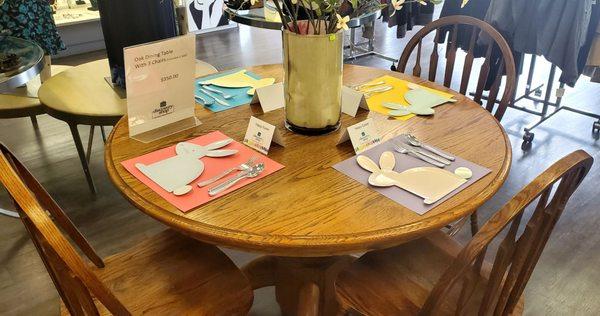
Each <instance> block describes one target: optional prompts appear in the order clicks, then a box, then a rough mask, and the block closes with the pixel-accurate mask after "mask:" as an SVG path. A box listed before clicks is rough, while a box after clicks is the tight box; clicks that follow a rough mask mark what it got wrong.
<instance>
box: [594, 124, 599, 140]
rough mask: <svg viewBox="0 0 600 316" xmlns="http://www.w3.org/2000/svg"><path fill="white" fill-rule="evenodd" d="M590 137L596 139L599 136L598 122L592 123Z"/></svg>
mask: <svg viewBox="0 0 600 316" xmlns="http://www.w3.org/2000/svg"><path fill="white" fill-rule="evenodd" d="M592 135H593V136H594V138H596V139H598V137H599V136H600V121H596V122H594V125H593V126H592Z"/></svg>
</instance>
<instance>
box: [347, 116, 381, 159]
mask: <svg viewBox="0 0 600 316" xmlns="http://www.w3.org/2000/svg"><path fill="white" fill-rule="evenodd" d="M348 140H350V141H351V142H352V147H353V148H354V152H355V153H356V154H360V153H362V152H363V151H365V150H367V149H370V148H373V147H375V146H377V145H378V144H379V143H381V136H380V135H379V131H378V130H377V128H376V127H375V124H374V121H373V119H372V118H368V119H366V120H364V121H362V122H360V123H357V124H354V125H352V126H348V128H346V130H344V133H343V134H342V136H341V137H340V139H339V140H338V143H337V144H338V145H340V144H343V143H345V142H347V141H348Z"/></svg>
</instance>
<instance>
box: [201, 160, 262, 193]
mask: <svg viewBox="0 0 600 316" xmlns="http://www.w3.org/2000/svg"><path fill="white" fill-rule="evenodd" d="M264 170H265V164H264V163H259V164H258V165H256V166H254V167H252V169H250V170H248V171H242V172H240V173H239V174H238V175H237V176H235V177H233V178H231V179H229V180H227V181H225V182H223V183H221V184H219V185H217V186H215V187H213V188H210V189H208V195H210V196H215V195H217V194H219V193H221V192H223V191H225V190H227V189H229V188H231V187H232V186H233V185H234V184H236V183H238V182H239V181H241V180H242V179H246V178H256V177H258V176H259V175H260V174H261V173H262V172H263V171H264Z"/></svg>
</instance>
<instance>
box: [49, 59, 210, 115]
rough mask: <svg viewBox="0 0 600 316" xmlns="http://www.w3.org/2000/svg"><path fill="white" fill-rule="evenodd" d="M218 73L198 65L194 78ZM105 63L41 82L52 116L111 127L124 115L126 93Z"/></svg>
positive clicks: (74, 69) (73, 70) (61, 74)
mask: <svg viewBox="0 0 600 316" xmlns="http://www.w3.org/2000/svg"><path fill="white" fill-rule="evenodd" d="M216 71H217V70H216V69H215V68H214V67H212V66H211V65H209V64H207V63H205V62H201V61H197V63H196V74H197V75H198V74H200V75H207V74H211V73H214V72H216ZM105 77H110V67H109V66H108V59H100V60H96V61H92V62H89V63H85V64H82V65H79V66H77V67H73V68H71V69H68V70H65V71H63V72H61V73H59V74H57V75H56V76H52V77H51V78H50V79H48V80H47V81H45V82H44V84H42V86H41V87H40V89H39V91H38V97H39V99H40V102H41V103H42V104H43V105H44V107H45V110H46V112H47V113H48V114H50V115H51V116H53V117H55V118H58V119H61V120H64V121H70V122H73V123H77V124H97V125H113V124H115V123H116V122H117V121H118V120H119V119H121V117H123V115H125V114H126V113H127V99H126V93H125V90H121V89H113V88H112V87H111V86H110V85H109V84H108V83H107V82H106V80H105V79H104V78H105Z"/></svg>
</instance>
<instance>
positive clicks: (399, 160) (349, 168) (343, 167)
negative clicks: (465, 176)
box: [333, 136, 491, 215]
mask: <svg viewBox="0 0 600 316" xmlns="http://www.w3.org/2000/svg"><path fill="white" fill-rule="evenodd" d="M403 140H404V138H403V136H397V137H396V138H394V141H396V142H403ZM385 151H391V152H394V156H395V157H396V167H395V168H394V170H395V171H398V172H402V171H404V170H407V169H411V168H416V167H431V165H430V164H428V163H426V162H424V161H421V160H419V159H417V158H413V157H411V156H408V155H404V154H400V153H398V152H396V151H394V145H393V144H391V143H390V142H389V141H387V142H385V143H382V144H380V145H378V146H376V147H374V148H371V149H369V150H367V151H365V152H363V153H361V155H363V156H367V157H369V158H371V159H372V160H373V161H375V162H377V163H378V162H379V157H380V156H381V154H382V153H383V152H385ZM448 154H450V155H452V156H455V155H453V154H452V153H448ZM458 167H467V168H469V169H471V171H473V177H472V178H471V179H469V181H467V182H466V183H465V184H463V185H462V186H460V187H459V188H458V189H456V190H454V191H452V192H451V193H450V194H448V195H447V196H445V197H444V198H443V199H441V200H440V201H439V202H437V203H435V204H433V205H427V204H425V203H423V198H421V197H418V196H416V195H413V194H412V193H409V192H408V191H404V190H402V189H400V188H398V187H395V186H394V187H389V188H379V187H374V186H372V185H370V184H369V183H368V179H369V176H370V175H371V173H370V172H368V171H366V170H364V169H363V168H361V167H360V166H359V165H358V163H357V162H356V157H352V158H350V159H346V160H344V161H342V162H340V163H338V164H336V165H334V166H333V168H335V169H336V170H338V171H339V172H341V173H343V174H345V175H347V176H348V177H350V178H352V179H354V180H356V181H358V182H360V183H362V184H363V185H365V186H368V187H370V188H371V189H372V190H375V191H377V192H379V193H381V194H383V195H384V196H386V197H388V198H389V199H392V200H393V201H395V202H396V203H399V204H401V205H402V206H404V207H406V208H408V209H410V210H412V211H414V212H415V213H417V214H419V215H423V214H425V213H427V212H429V211H430V210H432V209H433V208H435V207H436V206H438V205H440V204H441V203H444V202H445V201H446V200H448V199H449V198H451V197H452V196H454V195H455V194H457V193H458V192H460V191H462V190H464V189H465V188H466V187H468V186H470V185H471V184H473V183H475V182H477V181H478V180H479V179H481V178H483V177H484V176H486V175H487V174H488V173H490V172H491V170H490V169H487V168H484V167H482V166H479V165H477V164H474V163H472V162H470V161H467V160H464V159H462V158H460V157H456V160H455V161H454V162H452V164H450V165H449V166H446V167H445V168H444V169H446V170H448V171H450V172H454V170H456V168H458Z"/></svg>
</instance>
